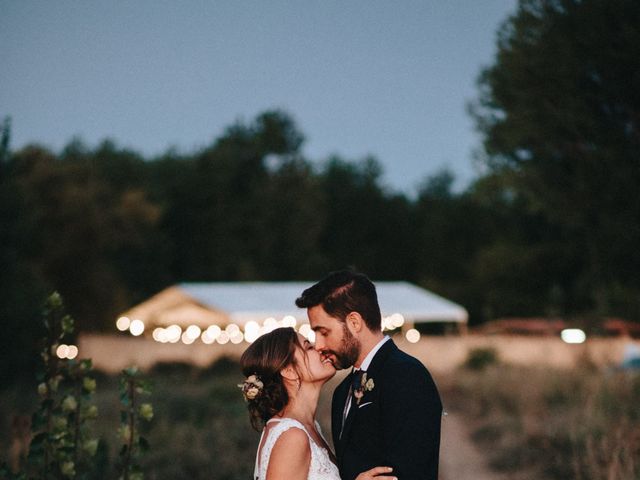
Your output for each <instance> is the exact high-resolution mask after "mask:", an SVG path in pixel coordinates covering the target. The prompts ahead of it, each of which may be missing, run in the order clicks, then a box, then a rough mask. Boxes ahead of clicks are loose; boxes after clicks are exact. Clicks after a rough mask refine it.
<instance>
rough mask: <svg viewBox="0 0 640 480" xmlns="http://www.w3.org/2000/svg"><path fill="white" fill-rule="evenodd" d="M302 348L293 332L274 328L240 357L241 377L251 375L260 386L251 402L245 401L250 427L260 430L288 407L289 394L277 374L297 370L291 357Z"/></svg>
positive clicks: (249, 399) (292, 330)
mask: <svg viewBox="0 0 640 480" xmlns="http://www.w3.org/2000/svg"><path fill="white" fill-rule="evenodd" d="M297 348H302V346H301V345H300V342H299V341H298V334H297V333H296V331H295V330H294V329H293V328H289V327H287V328H277V329H275V330H273V331H271V332H269V333H267V334H265V335H262V336H261V337H259V338H258V339H257V340H256V341H255V342H253V343H252V344H251V345H250V346H249V347H248V348H247V349H246V350H245V351H244V353H243V354H242V357H241V358H240V365H241V367H242V373H243V374H244V376H245V377H250V376H251V375H255V376H256V377H257V380H258V381H259V382H261V383H262V386H261V388H259V391H258V393H257V394H256V395H251V397H252V398H247V396H246V395H245V399H246V400H247V408H248V409H249V416H250V420H251V425H252V426H253V428H255V429H256V430H258V431H260V430H262V427H263V426H264V424H265V423H266V422H267V420H269V419H270V418H271V417H273V416H274V415H275V414H277V413H278V412H279V411H281V410H282V409H283V408H284V407H285V406H286V405H287V403H289V394H288V393H287V389H286V387H285V385H284V380H283V377H282V375H280V371H281V370H282V369H283V368H285V367H288V366H289V365H292V366H293V368H295V369H296V370H297V365H296V360H295V353H296V349H297Z"/></svg>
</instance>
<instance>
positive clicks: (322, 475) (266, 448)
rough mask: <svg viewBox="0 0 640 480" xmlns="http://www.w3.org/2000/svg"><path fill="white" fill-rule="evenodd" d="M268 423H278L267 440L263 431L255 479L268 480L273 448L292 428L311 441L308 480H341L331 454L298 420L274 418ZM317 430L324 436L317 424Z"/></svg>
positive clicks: (271, 429) (257, 455)
mask: <svg viewBox="0 0 640 480" xmlns="http://www.w3.org/2000/svg"><path fill="white" fill-rule="evenodd" d="M267 423H277V425H274V426H272V427H271V428H270V429H269V432H268V433H267V438H266V439H264V443H263V437H264V435H265V432H266V428H265V430H263V431H262V437H260V443H259V444H258V445H262V449H260V447H258V448H259V450H258V453H257V454H256V467H255V470H254V471H253V478H254V479H255V480H266V478H267V469H268V468H269V458H270V457H271V450H273V446H274V445H275V444H276V441H277V440H278V438H279V437H280V435H282V433H284V432H286V431H287V430H289V429H290V428H299V429H300V430H302V431H303V432H305V433H306V434H307V438H308V439H309V447H310V448H311V463H310V464H309V474H308V475H307V480H340V473H339V472H338V467H336V465H335V463H333V462H332V461H331V457H330V456H329V452H328V451H327V449H326V448H324V447H322V446H320V445H318V444H317V443H316V442H315V440H314V439H313V438H312V437H311V435H310V434H309V432H307V429H306V428H304V426H303V425H302V424H301V423H300V422H299V421H297V420H294V419H293V418H278V419H276V418H272V419H271V420H269V421H268V422H267ZM316 429H317V430H318V432H319V433H320V435H322V432H321V431H320V426H319V425H318V423H317V422H316Z"/></svg>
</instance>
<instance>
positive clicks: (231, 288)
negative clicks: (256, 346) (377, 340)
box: [123, 282, 468, 327]
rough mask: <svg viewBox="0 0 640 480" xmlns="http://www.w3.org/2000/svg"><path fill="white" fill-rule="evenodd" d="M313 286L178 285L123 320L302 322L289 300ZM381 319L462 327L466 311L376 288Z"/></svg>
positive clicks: (423, 294)
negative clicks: (287, 319)
mask: <svg viewBox="0 0 640 480" xmlns="http://www.w3.org/2000/svg"><path fill="white" fill-rule="evenodd" d="M312 284H313V282H212V283H180V284H178V285H175V286H173V287H169V288H167V289H165V290H163V291H161V292H160V293H158V294H157V295H155V296H153V297H151V298H150V299H148V300H146V301H145V302H143V303H141V304H139V305H136V306H135V307H133V308H132V309H131V310H129V311H128V312H125V313H124V314H123V315H125V316H128V317H130V318H139V319H140V320H142V321H144V322H145V323H146V324H157V325H170V324H172V323H176V324H181V325H186V324H197V325H200V326H202V327H204V326H206V325H211V324H224V323H230V322H233V323H237V324H239V325H244V324H246V323H247V322H248V321H250V320H254V321H257V322H262V321H264V320H265V319H266V318H269V317H273V318H275V319H277V320H280V319H282V318H283V317H285V316H287V315H290V316H293V317H294V318H296V319H297V320H298V321H301V322H306V321H307V315H306V311H305V310H304V309H300V308H298V307H296V305H295V299H296V298H297V297H298V296H300V294H301V293H302V291H303V290H304V289H306V288H308V287H309V286H311V285H312ZM376 290H377V292H378V301H379V303H380V309H381V312H382V315H383V317H386V316H389V315H392V314H394V313H400V314H402V316H403V317H404V318H405V319H406V320H408V321H411V322H416V323H421V322H461V323H465V322H466V321H467V317H468V314H467V311H466V310H465V309H464V308H463V307H461V306H460V305H457V304H455V303H453V302H451V301H449V300H446V299H444V298H442V297H440V296H438V295H436V294H434V293H431V292H429V291H428V290H425V289H423V288H420V287H417V286H415V285H412V284H410V283H407V282H376Z"/></svg>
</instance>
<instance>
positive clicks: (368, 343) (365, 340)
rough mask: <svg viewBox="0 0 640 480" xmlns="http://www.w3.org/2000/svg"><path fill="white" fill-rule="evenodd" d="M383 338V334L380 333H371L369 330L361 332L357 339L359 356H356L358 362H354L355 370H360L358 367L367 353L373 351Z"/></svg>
mask: <svg viewBox="0 0 640 480" xmlns="http://www.w3.org/2000/svg"><path fill="white" fill-rule="evenodd" d="M383 338H384V334H383V333H382V331H377V332H372V331H371V330H369V329H366V331H362V333H361V334H360V338H359V340H360V355H358V360H356V363H355V364H354V365H353V366H354V367H356V368H360V365H362V362H364V359H365V358H367V355H369V352H371V350H373V347H375V346H376V345H377V344H378V342H380V340H382V339H383Z"/></svg>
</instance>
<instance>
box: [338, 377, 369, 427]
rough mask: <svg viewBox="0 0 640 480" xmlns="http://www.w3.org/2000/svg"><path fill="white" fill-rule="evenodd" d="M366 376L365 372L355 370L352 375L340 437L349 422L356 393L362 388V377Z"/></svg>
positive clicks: (343, 412)
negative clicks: (348, 417) (348, 416)
mask: <svg viewBox="0 0 640 480" xmlns="http://www.w3.org/2000/svg"><path fill="white" fill-rule="evenodd" d="M364 374H365V371H364V370H359V369H355V370H353V372H352V373H351V385H350V386H349V396H348V397H347V401H346V402H345V404H344V410H343V411H342V428H341V429H340V435H339V437H342V430H343V429H344V424H345V422H346V421H347V414H348V413H349V410H350V407H351V403H352V402H354V401H356V397H355V392H356V390H358V389H360V388H362V375H364Z"/></svg>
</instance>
